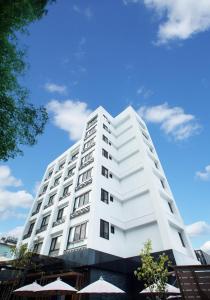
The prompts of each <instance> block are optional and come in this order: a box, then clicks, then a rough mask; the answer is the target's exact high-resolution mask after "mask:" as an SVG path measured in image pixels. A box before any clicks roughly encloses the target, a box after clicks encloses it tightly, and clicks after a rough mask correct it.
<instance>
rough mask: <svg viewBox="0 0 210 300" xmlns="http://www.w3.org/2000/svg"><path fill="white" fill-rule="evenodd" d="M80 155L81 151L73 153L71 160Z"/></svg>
mask: <svg viewBox="0 0 210 300" xmlns="http://www.w3.org/2000/svg"><path fill="white" fill-rule="evenodd" d="M78 155H79V152H77V153H75V154H73V155H72V157H71V160H75V159H77V157H78Z"/></svg>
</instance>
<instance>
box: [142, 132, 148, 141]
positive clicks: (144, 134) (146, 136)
mask: <svg viewBox="0 0 210 300" xmlns="http://www.w3.org/2000/svg"><path fill="white" fill-rule="evenodd" d="M142 134H143V136H144V137H145V139H147V140H149V137H148V135H147V134H146V133H145V132H144V131H142Z"/></svg>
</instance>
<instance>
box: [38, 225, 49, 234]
mask: <svg viewBox="0 0 210 300" xmlns="http://www.w3.org/2000/svg"><path fill="white" fill-rule="evenodd" d="M47 225H48V224H46V225H44V226H42V227H40V228H39V229H37V230H36V234H37V233H40V232H43V231H45V230H46V229H47Z"/></svg>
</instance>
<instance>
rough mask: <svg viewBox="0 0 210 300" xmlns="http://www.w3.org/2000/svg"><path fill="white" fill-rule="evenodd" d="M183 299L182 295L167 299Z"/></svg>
mask: <svg viewBox="0 0 210 300" xmlns="http://www.w3.org/2000/svg"><path fill="white" fill-rule="evenodd" d="M180 298H182V296H181V295H176V296H169V297H168V298H167V299H180Z"/></svg>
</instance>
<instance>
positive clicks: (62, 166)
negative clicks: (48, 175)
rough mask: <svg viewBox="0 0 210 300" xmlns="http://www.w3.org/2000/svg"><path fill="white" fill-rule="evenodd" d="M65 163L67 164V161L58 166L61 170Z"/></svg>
mask: <svg viewBox="0 0 210 300" xmlns="http://www.w3.org/2000/svg"><path fill="white" fill-rule="evenodd" d="M64 165H65V161H64V162H62V163H61V164H60V166H59V167H58V169H59V170H61V169H63V167H64Z"/></svg>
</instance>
